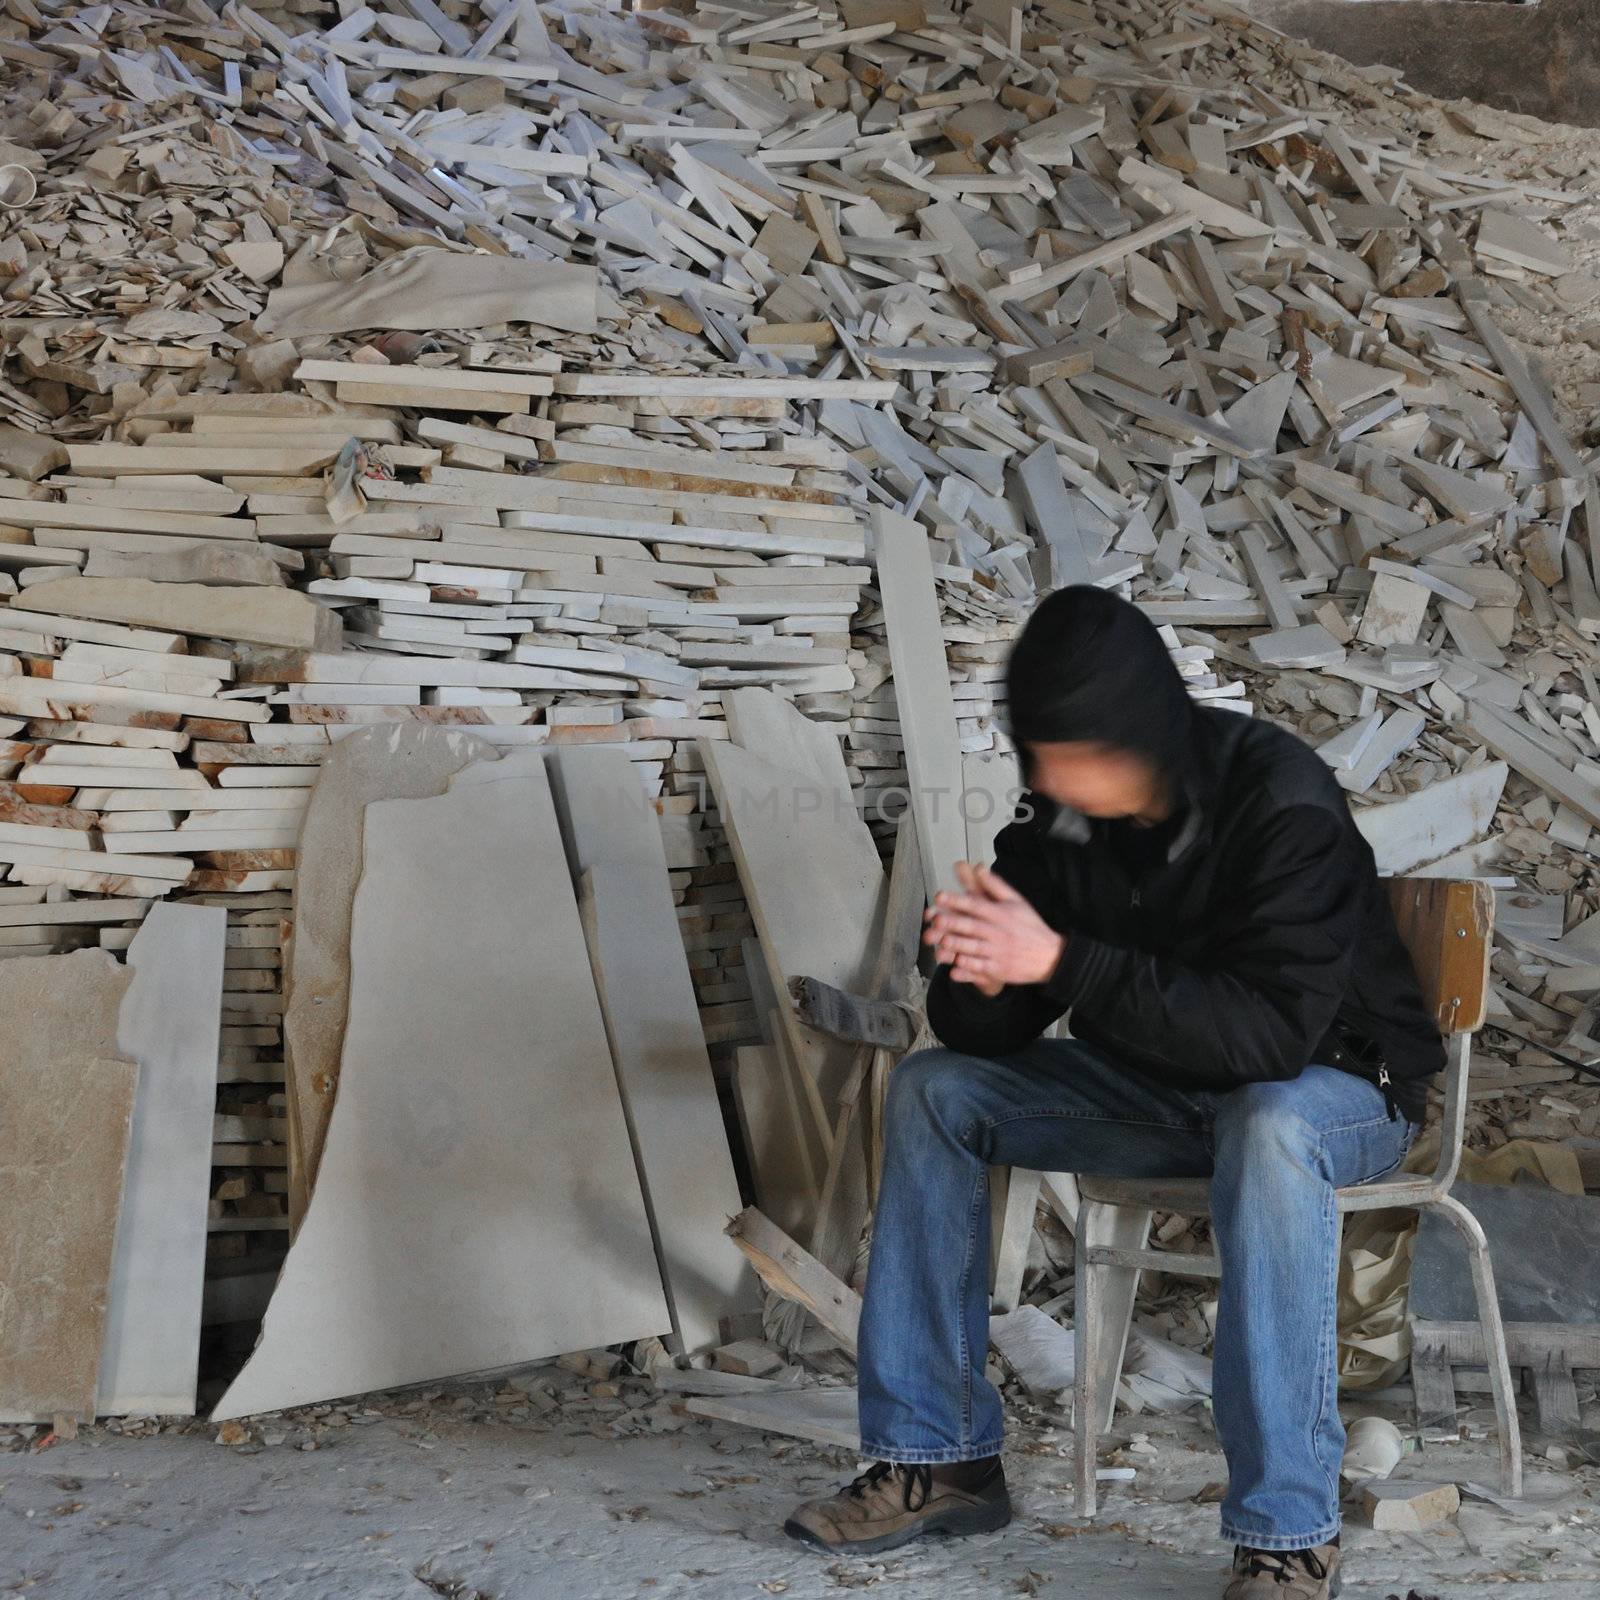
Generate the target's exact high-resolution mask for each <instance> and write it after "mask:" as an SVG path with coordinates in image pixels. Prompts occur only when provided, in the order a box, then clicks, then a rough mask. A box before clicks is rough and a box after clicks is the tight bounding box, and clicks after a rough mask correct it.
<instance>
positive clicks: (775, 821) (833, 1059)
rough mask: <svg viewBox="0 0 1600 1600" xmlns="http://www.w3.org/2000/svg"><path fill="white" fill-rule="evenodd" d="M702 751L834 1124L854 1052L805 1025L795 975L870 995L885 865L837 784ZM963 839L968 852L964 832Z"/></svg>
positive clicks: (773, 967)
mask: <svg viewBox="0 0 1600 1600" xmlns="http://www.w3.org/2000/svg"><path fill="white" fill-rule="evenodd" d="M700 755H701V758H702V760H704V762H705V764H706V773H707V775H708V776H709V778H710V780H711V786H712V789H713V790H714V791H715V794H716V798H717V809H718V810H719V811H720V813H721V815H722V822H723V826H724V827H725V828H726V829H727V831H728V840H729V843H730V844H731V845H732V847H733V853H734V859H735V861H736V862H737V863H738V867H739V881H740V883H742V884H743V886H744V892H745V898H746V899H747V900H748V901H749V902H750V910H751V914H752V915H753V917H754V918H755V924H756V929H757V931H758V932H759V933H760V935H761V952H762V954H763V956H764V957H765V959H766V963H767V968H768V972H769V975H770V978H771V983H772V989H773V992H774V994H775V995H776V996H777V997H778V999H779V1007H778V1011H779V1016H780V1018H781V1020H782V1024H783V1027H784V1031H785V1033H786V1034H787V1036H788V1040H789V1044H790V1048H791V1049H792V1051H793V1053H794V1057H795V1059H796V1060H797V1061H799V1062H801V1063H802V1064H803V1066H804V1068H805V1070H807V1071H808V1072H809V1074H810V1076H811V1079H812V1082H813V1084H814V1087H815V1090H816V1093H817V1096H818V1097H819V1099H820V1104H821V1110H822V1112H823V1114H824V1115H825V1116H826V1117H827V1118H828V1121H829V1125H830V1127H831V1126H832V1119H833V1116H834V1114H835V1107H834V1101H835V1099H836V1097H837V1095H838V1094H839V1091H840V1090H841V1088H842V1087H843V1085H844V1082H845V1080H846V1078H847V1077H848V1075H849V1071H850V1068H851V1066H852V1065H853V1063H854V1058H855V1047H854V1046H852V1045H848V1044H844V1043H843V1042H841V1041H840V1040H837V1039H830V1038H827V1037H825V1036H824V1035H822V1034H820V1033H817V1032H816V1031H815V1030H813V1029H810V1028H808V1027H806V1026H805V1024H804V1023H802V1022H801V1021H800V1020H799V1018H798V1016H797V1015H796V1014H795V1010H794V1007H793V1005H792V1004H790V1003H789V998H788V996H789V988H788V985H789V980H790V979H791V978H800V977H806V978H821V979H822V980H823V982H824V983H831V984H832V985H833V986H834V987H835V988H837V989H844V990H847V991H849V992H851V993H855V994H859V993H861V992H862V991H863V989H864V987H865V985H866V983H867V981H868V979H869V977H870V974H871V971H872V958H873V955H874V953H875V952H876V950H877V948H878V940H879V935H880V932H881V929H882V926H883V912H884V901H885V898H886V884H885V879H884V872H883V863H882V862H881V860H880V859H879V857H878V852H877V847H876V846H875V845H874V844H873V842H872V835H871V834H870V833H869V832H868V831H867V827H866V824H865V823H863V822H862V820H861V818H860V817H859V816H858V815H857V813H856V810H855V807H854V805H853V804H851V803H848V802H843V803H840V802H837V799H836V796H835V794H834V791H833V790H832V789H831V788H825V787H823V786H822V785H819V784H818V783H816V782H815V780H812V779H809V778H807V777H806V776H805V775H804V774H802V773H798V772H795V771H794V770H792V769H787V768H783V767H775V766H773V765H771V764H770V763H769V762H765V761H762V760H760V759H759V758H758V757H756V756H754V755H752V754H751V753H750V752H749V751H748V750H743V749H741V748H740V747H739V746H738V745H735V744H730V743H728V742H726V741H723V740H714V739H703V740H701V741H700ZM958 781H959V780H958ZM953 809H954V808H953V807H952V812H953ZM961 840H962V843H961V847H962V848H963V849H964V848H965V845H966V833H965V830H964V829H963V831H962V835H961Z"/></svg>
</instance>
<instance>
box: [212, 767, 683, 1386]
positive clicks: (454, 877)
mask: <svg viewBox="0 0 1600 1600" xmlns="http://www.w3.org/2000/svg"><path fill="white" fill-rule="evenodd" d="M523 754H524V756H526V755H527V754H528V753H523ZM364 863H365V864H364V868H363V873H362V879H361V884H360V887H359V888H358V890H357V892H356V899H355V906H354V911H353V915H352V919H351V973H352V981H351V987H350V1014H349V1020H348V1023H347V1026H346V1029H345V1038H344V1049H343V1054H342V1060H341V1068H340V1089H339V1098H338V1100H337V1101H336V1103H335V1107H334V1116H333V1119H332V1121H331V1123H330V1126H329V1131H328V1139H327V1144H326V1147H325V1151H324V1156H323V1162H322V1168H321V1171H320V1174H319V1177H318V1181H317V1186H316V1189H315V1190H314V1192H313V1194H312V1196H311V1203H310V1206H309V1208H308V1209H307V1212H306V1216H305V1220H304V1222H303V1223H302V1224H301V1227H300V1231H299V1233H298V1234H297V1236H296V1238H295V1241H294V1244H293V1245H292V1246H291V1248H290V1251H289V1255H288V1258H287V1260H286V1261H285V1263H284V1269H283V1274H282V1276H281V1278H280V1279H279V1282H278V1287H277V1290H276V1292H275V1293H274V1295H273V1297H272V1302H271V1304H270V1305H269V1306H268V1308H267V1315H266V1319H265V1321H264V1323H263V1325H262V1333H261V1341H260V1343H259V1344H258V1346H257V1347H256V1350H255V1353H254V1354H253V1355H252V1356H251V1358H250V1361H249V1363H248V1365H247V1366H246V1367H245V1369H244V1371H243V1372H242V1373H241V1374H240V1375H239V1377H238V1378H237V1379H236V1380H235V1381H234V1383H233V1385H232V1386H231V1387H230V1388H229V1390H228V1392H227V1394H226V1395H225V1396H224V1397H223V1400H222V1403H221V1405H220V1406H219V1407H218V1409H217V1412H216V1415H217V1416H218V1417H236V1416H245V1415H251V1414H254V1413H258V1412H262V1411H272V1410H278V1409H281V1408H283V1407H285V1406H292V1405H301V1404H306V1403H309V1402H312V1401H317V1400H325V1399H332V1398H335V1397H338V1396H343V1395H352V1394H361V1393H365V1392H368V1391H370V1390H374V1389H384V1388H392V1387H395V1386H397V1385H400V1384H406V1383H418V1382H422V1381H424V1380H427V1379H433V1378H442V1377H448V1376H452V1375H457V1374H461V1373H467V1372H482V1371H486V1370H489V1369H492V1368H497V1367H507V1366H514V1365H518V1364H521V1363H523V1362H528V1361H537V1360H540V1359H542V1358H544V1357H548V1356H552V1355H556V1354H559V1353H560V1352H563V1351H567V1350H576V1349H585V1348H589V1347H592V1346H596V1345H607V1344H616V1343H620V1342H623V1341H626V1340H631V1339H638V1338H643V1337H646V1336H649V1335H659V1334H664V1333H666V1332H667V1331H668V1327H669V1319H668V1316H667V1308H666V1302H665V1300H664V1298H663V1295H662V1289H661V1278H660V1274H659V1272H658V1270H657V1267H656V1260H655V1252H654V1250H653V1249H652V1247H651V1240H650V1229H649V1224H648V1222H647V1219H646V1216H645V1208H644V1200H643V1197H642V1195H641V1193H640V1188H639V1178H638V1174H637V1172H636V1170H635V1167H634V1160H633V1152H632V1150H631V1149H630V1147H629V1140H628V1129H627V1124H626V1121H625V1119H624V1116H623V1110H622V1104H621V1101H620V1099H619V1097H618V1093H617V1086H616V1077H615V1074H614V1072H613V1070H612V1065H611V1055H610V1050H609V1048H608V1046H607V1042H606V1034H605V1025H604V1022H603V1021H602V1018H601V1013H600V1005H599V1001H598V999H597V998H596V995H595V989H594V979H593V977H592V975H591V972H590V969H589V962H588V959H587V956H586V955H585V953H584V938H583V928H582V925H581V923H580V921H579V917H578V908H577V903H576V900H575V898H574V895H573V890H572V881H571V879H570V877H569V876H568V873H567V864H566V860H565V858H564V854H563V850H562V844H561V837H560V832H559V828H558V825H557V822H556V814H555V807H554V804H553V803H552V801H551V797H550V790H549V786H548V782H547V779H546V776H545V771H544V766H543V762H542V761H540V760H537V759H531V760H530V759H522V760H512V759H510V758H508V759H507V760H505V761H502V762H496V763H483V762H480V763H475V764H474V765H473V766H471V767H468V768H467V769H466V770H465V771H464V772H462V773H461V774H460V775H459V776H458V777H457V778H456V779H455V780H454V781H453V782H452V783H451V785H450V788H449V789H448V790H447V791H446V792H445V793H444V794H443V795H440V796H437V797H435V798H433V799H424V800H385V801H378V802H375V803H374V804H372V805H370V806H368V807H367V820H366V829H365V839H364Z"/></svg>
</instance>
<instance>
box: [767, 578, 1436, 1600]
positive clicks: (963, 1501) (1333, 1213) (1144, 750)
mask: <svg viewBox="0 0 1600 1600" xmlns="http://www.w3.org/2000/svg"><path fill="white" fill-rule="evenodd" d="M1007 675H1008V691H1009V696H1010V718H1011V728H1012V733H1013V736H1014V738H1015V739H1016V742H1017V747H1018V750H1019V752H1020V755H1021V762H1022V769H1023V777H1024V779H1025V781H1026V786H1027V787H1026V792H1025V793H1024V795H1023V800H1022V804H1021V805H1020V806H1019V808H1018V812H1017V816H1016V819H1015V820H1014V821H1013V822H1012V823H1011V824H1010V825H1009V826H1008V827H1006V828H1005V829H1004V830H1003V831H1002V832H1001V833H1000V835H999V837H998V839H997V840H996V843H995V854H996V859H995V864H994V867H993V869H989V868H985V867H982V866H974V865H972V864H970V863H966V862H963V863H961V864H960V866H959V867H958V869H957V873H958V876H959V879H960V882H961V885H962V892H960V893H955V894H950V893H946V894H940V895H939V896H937V898H936V901H935V904H934V907H933V908H932V909H931V910H930V912H929V914H928V928H927V933H926V939H927V942H928V943H929V944H930V945H931V946H932V947H933V949H934V951H935V953H936V955H937V958H938V962H939V966H938V970H937V972H936V974H935V977H934V980H933V984H932V987H931V989H930V991H929V994H928V1020H929V1023H930V1024H931V1026H932V1028H933V1031H934V1032H935V1033H936V1034H937V1035H938V1037H939V1038H940V1040H941V1041H943V1045H944V1048H942V1049H932V1050H923V1051H919V1052H918V1053H916V1054H915V1055H912V1056H909V1057H907V1058H906V1059H905V1060H904V1061H902V1062H901V1063H900V1065H899V1066H898V1067H897V1068H896V1069H895V1071H894V1073H893V1075H892V1077H891V1079H890V1083H889V1093H888V1104H887V1112H886V1120H885V1128H884V1140H885V1145H884V1156H883V1175H882V1183H881V1187H880V1190H879V1195H878V1205H877V1211H876V1216H875V1220H874V1229H873V1238H872V1255H871V1261H870V1265H869V1269H868V1273H867V1286H866V1296H865V1303H864V1306H863V1309H862V1315H861V1329H860V1349H859V1367H860V1421H861V1447H862V1453H863V1454H864V1455H866V1456H868V1457H870V1458H873V1459H874V1460H875V1461H876V1463H877V1464H876V1465H874V1466H872V1467H871V1468H870V1469H869V1470H868V1471H867V1472H865V1473H863V1474H862V1475H861V1476H860V1477H858V1478H857V1479H856V1480H855V1481H854V1482H853V1483H852V1484H850V1485H849V1486H848V1487H847V1488H845V1489H843V1490H841V1491H839V1493H838V1494H836V1495H834V1496H831V1497H829V1498H827V1499H824V1500H817V1501H812V1502H810V1503H808V1504H806V1505H803V1506H801V1507H799V1508H798V1509H797V1510H796V1511H795V1512H794V1514H793V1515H792V1516H791V1517H790V1519H789V1521H788V1522H787V1524H786V1528H787V1531H788V1532H789V1533H790V1534H791V1535H793V1536H794V1537H796V1538H799V1539H803V1540H805V1541H807V1542H809V1543H812V1544H816V1545H821V1546H823V1547H824V1548H826V1549H828V1550H830V1551H835V1552H846V1551H855V1552H859V1553H862V1554H866V1553H869V1552H878V1551H883V1550H889V1549H892V1548H894V1547H895V1546H897V1545H901V1544H905V1543H907V1542H908V1541H910V1540H912V1539H916V1538H918V1537H920V1536H922V1535H923V1534H928V1533H976V1532H985V1531H989V1530H992V1529H995V1528H1000V1527H1003V1526H1004V1525H1005V1524H1006V1522H1007V1521H1009V1519H1010V1516H1011V1506H1010V1501H1009V1498H1008V1496H1007V1493H1006V1486H1005V1477H1004V1474H1003V1471H1002V1468H1001V1463H1000V1446H1001V1429H1002V1417H1001V1402H1000V1397H999V1395H998V1394H997V1393H996V1392H995V1389H994V1387H993V1386H992V1385H991V1384H990V1383H989V1382H988V1381H987V1380H986V1379H985V1377H984V1361H985V1355H986V1351H987V1348H988V1342H989V1339H988V1326H989V1302H988V1259H989V1207H988V1190H987V1183H986V1172H987V1168H988V1167H989V1166H990V1165H992V1164H993V1165H1010V1166H1017V1167H1024V1168H1032V1169H1037V1170H1042V1171H1066V1172H1078V1173H1093V1174H1096V1175H1100V1176H1111V1177H1124V1178H1137V1177H1149V1178H1174V1177H1209V1179H1210V1180H1211V1214H1212V1226H1213V1228H1214V1231H1215V1235H1216V1242H1217V1246H1218V1253H1219V1254H1220V1256H1221V1259H1222V1262H1223V1276H1222V1279H1221V1283H1220V1295H1219V1303H1218V1308H1217V1330H1216V1353H1215V1363H1214V1374H1213V1384H1214V1390H1213V1397H1212V1398H1213V1407H1214V1412H1215V1417H1216V1427H1217V1433H1218V1435H1219V1437H1220V1439H1221V1442H1222V1447H1223V1450H1224V1453H1225V1454H1226V1456H1227V1461H1228V1490H1227V1495H1226V1497H1225V1498H1224V1500H1223V1502H1222V1537H1223V1538H1224V1539H1225V1540H1226V1541H1228V1542H1229V1543H1231V1544H1233V1545H1234V1546H1235V1547H1236V1548H1235V1550H1234V1561H1233V1575H1232V1579H1231V1581H1230V1582H1229V1584H1228V1587H1227V1589H1226V1591H1225V1600H1320V1597H1323V1596H1331V1595H1334V1594H1336V1593H1337V1592H1338V1587H1339V1577H1338V1573H1339V1467H1340V1460H1341V1455H1342V1451H1343V1444H1344V1429H1343V1426H1342V1425H1341V1423H1340V1421H1339V1411H1338V1373H1337V1368H1336V1350H1337V1334H1336V1325H1335V1309H1336V1307H1335V1300H1336V1288H1337V1283H1338V1271H1339V1215H1338V1212H1337V1210H1336V1208H1335V1195H1334V1191H1335V1190H1336V1189H1337V1188H1339V1187H1341V1186H1344V1185H1349V1184H1358V1183H1364V1182H1366V1181H1368V1180H1370V1179H1373V1178H1379V1177H1382V1176H1383V1175H1384V1174H1385V1173H1388V1172H1391V1171H1393V1170H1394V1169H1395V1168H1396V1167H1397V1166H1398V1165H1399V1164H1400V1162H1401V1161H1402V1160H1403V1158H1404V1156H1405V1154H1406V1150H1407V1148H1408V1147H1409V1145H1410V1143H1411V1141H1412V1139H1413V1138H1414V1136H1415V1134H1416V1131H1417V1125H1418V1124H1419V1123H1420V1122H1421V1120H1422V1116H1423V1107H1424V1103H1425V1099H1426V1094H1427V1086H1428V1080H1429V1079H1430V1078H1431V1077H1432V1076H1433V1074H1434V1073H1436V1072H1437V1071H1438V1070H1439V1069H1440V1068H1441V1067H1442V1066H1443V1065H1444V1050H1443V1046H1442V1042H1441V1040H1440V1038H1439V1034H1438V1030H1437V1028H1436V1027H1435V1025H1434V1021H1433V1019H1432V1017H1431V1016H1430V1015H1429V1013H1428V1011H1427V1009H1426V1007H1425V1006H1424V1003H1423V1000H1422V995H1421V992H1420V990H1419V988H1418V985H1417V982H1416V979H1415V976H1414V974H1413V972H1412V968H1411V962H1410V958H1409V957H1408V955H1407V953H1406V950H1405V947H1404V945H1403V944H1402V943H1401V941H1400V936H1399V933H1398V931H1397V929H1396V927H1395V923H1394V918H1393V914H1392V913H1391V911H1390V909H1389V903H1388V899H1387V897H1386V896H1385V894H1384V893H1383V891H1382V889H1381V888H1380V886H1379V882H1378V876H1377V871H1376V868H1375V866H1374V863H1373V857H1372V851H1371V850H1370V848H1369V847H1368V845H1367V843H1366V841H1365V840H1364V839H1363V838H1362V836H1361V834H1360V833H1359V832H1358V831H1357V829H1356V826H1355V823H1354V821H1353V820H1352V818H1351V815H1350V811H1349V808H1348V807H1347V805H1346V803H1345V797H1344V793H1343V791H1342V790H1341V789H1340V788H1339V786H1338V784H1337V783H1336V782H1335V781H1334V778H1333V774H1332V773H1331V772H1330V770H1329V769H1328V767H1327V766H1326V765H1325V764H1324V763H1323V761H1322V760H1321V759H1320V758H1319V757H1318V756H1317V755H1316V753H1315V752H1314V751H1313V750H1311V749H1310V748H1309V747H1308V746H1307V745H1306V744H1304V743H1302V741H1301V740H1300V739H1298V738H1296V737H1295V736H1294V735H1293V734H1291V733H1288V732H1285V731H1283V730H1282V729H1279V728H1276V727H1274V726H1272V725H1271V724H1270V723H1267V722H1264V721H1259V720H1255V719H1252V718H1250V717H1248V716H1241V715H1239V714H1237V713H1235V712H1231V711H1226V710H1219V709H1215V708H1207V707H1200V706H1197V705H1196V704H1195V703H1194V702H1193V701H1191V700H1190V698H1189V696H1188V694H1187V692H1186V691H1185V689H1184V685H1183V680H1182V678H1181V677H1180V676H1179V673H1178V671H1177V668H1176V667H1175V666H1174V665H1173V662H1172V659H1171V657H1170V656H1169V655H1168V654H1167V651H1166V648H1165V647H1164V645H1163V644H1162V642H1161V638H1160V636H1159V634H1158V633H1157V632H1156V630H1155V628H1154V626H1153V625H1152V624H1151V623H1150V622H1149V620H1148V619H1147V618H1146V617H1145V616H1144V615H1143V613H1141V612H1140V611H1139V610H1138V609H1137V607H1135V606H1133V605H1131V604H1129V603H1128V602H1127V601H1124V600H1121V599H1118V598H1116V597H1115V596H1113V595H1111V594H1108V593H1105V592H1104V591H1102V590H1099V589H1094V588H1088V587H1075V588H1068V589H1061V590H1058V591H1056V592H1055V593H1054V594H1052V595H1050V596H1049V597H1048V598H1047V599H1046V600H1044V601H1043V602H1042V603H1041V604H1040V605H1039V607H1038V608H1037V610H1035V612H1034V614H1033V616H1032V617H1031V618H1030V619H1029V621H1028V624H1027V626H1026V628H1025V629H1024V630H1023V632H1022V635H1021V637H1020V638H1019V639H1018V641H1017V643H1016V646H1015V648H1014V649H1013V651H1012V654H1011V658H1010V662H1009V666H1008V669H1007ZM1064 1014H1065V1015H1067V1016H1068V1017H1069V1020H1070V1026H1071V1031H1072V1037H1071V1038H1070V1039H1053V1038H1044V1037H1041V1035H1042V1034H1043V1033H1044V1032H1045V1030H1046V1029H1048V1028H1049V1027H1050V1025H1051V1024H1052V1023H1054V1022H1055V1021H1056V1020H1057V1019H1058V1018H1060V1017H1061V1016H1063V1015H1064Z"/></svg>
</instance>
